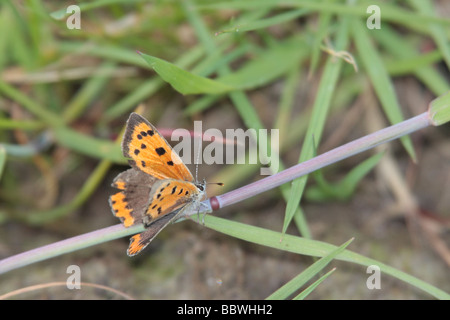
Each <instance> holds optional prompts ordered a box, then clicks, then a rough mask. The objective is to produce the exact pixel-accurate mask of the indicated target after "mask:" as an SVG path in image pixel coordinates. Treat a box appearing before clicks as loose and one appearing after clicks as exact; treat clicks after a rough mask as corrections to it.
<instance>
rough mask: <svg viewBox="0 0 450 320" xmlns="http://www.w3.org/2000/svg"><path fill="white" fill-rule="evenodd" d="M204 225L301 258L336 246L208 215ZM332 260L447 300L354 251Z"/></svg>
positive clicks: (424, 284)
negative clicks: (370, 269)
mask: <svg viewBox="0 0 450 320" xmlns="http://www.w3.org/2000/svg"><path fill="white" fill-rule="evenodd" d="M205 226H206V227H208V228H211V229H213V230H216V231H218V232H222V233H225V234H227V235H229V236H232V237H235V238H238V239H242V240H245V241H249V242H253V243H256V244H258V245H262V246H267V247H270V248H274V249H278V250H283V251H287V252H292V253H297V254H302V255H308V256H314V257H324V256H326V255H328V254H330V253H331V252H332V251H333V250H335V249H336V248H337V247H336V246H334V245H331V244H328V243H325V242H321V241H317V240H312V239H306V238H301V237H296V236H292V235H289V234H283V233H280V232H275V231H272V230H268V229H264V228H260V227H255V226H251V225H248V224H244V223H239V222H235V221H230V220H226V219H222V218H218V217H215V216H212V215H206V216H205ZM335 259H338V260H343V261H348V262H352V263H356V264H359V265H363V266H366V267H368V266H371V265H376V266H378V267H379V268H380V270H381V272H383V273H385V274H388V275H391V276H393V277H395V278H397V279H399V280H402V281H404V282H406V283H408V284H410V285H412V286H415V287H416V288H419V289H421V290H423V291H425V292H427V293H429V294H430V295H432V296H434V297H436V298H439V299H450V295H449V294H448V293H446V292H444V291H442V290H441V289H439V288H436V287H434V286H432V285H430V284H429V283H427V282H425V281H422V280H420V279H417V278H415V277H413V276H411V275H409V274H407V273H405V272H403V271H400V270H398V269H396V268H393V267H390V266H388V265H386V264H383V263H382V262H379V261H377V260H374V259H371V258H367V257H365V256H363V255H360V254H357V253H355V252H352V251H349V250H344V251H343V252H341V253H340V254H338V255H337V256H336V257H335ZM362 272H364V271H362Z"/></svg>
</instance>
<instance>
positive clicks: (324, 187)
mask: <svg viewBox="0 0 450 320" xmlns="http://www.w3.org/2000/svg"><path fill="white" fill-rule="evenodd" d="M382 156H383V153H378V154H375V155H373V156H371V157H370V158H368V159H366V160H364V161H363V162H361V163H360V164H358V165H357V166H356V167H355V168H353V169H352V170H351V171H350V172H349V173H348V174H347V175H346V176H345V177H344V178H343V179H342V180H341V181H339V182H337V183H334V184H331V183H328V182H327V181H326V180H325V178H324V177H323V174H322V170H318V171H316V172H315V173H314V176H315V178H316V181H317V183H318V185H317V186H313V187H309V188H308V189H307V190H306V194H305V196H306V198H307V199H308V200H310V201H326V200H331V199H337V200H341V201H343V200H347V199H348V198H350V197H351V196H352V194H353V192H354V191H355V189H356V187H357V186H358V184H359V182H360V181H361V180H362V179H363V178H364V177H365V175H366V174H368V173H369V172H370V170H372V169H373V168H374V167H375V166H376V165H377V164H378V162H379V161H380V159H381V157H382Z"/></svg>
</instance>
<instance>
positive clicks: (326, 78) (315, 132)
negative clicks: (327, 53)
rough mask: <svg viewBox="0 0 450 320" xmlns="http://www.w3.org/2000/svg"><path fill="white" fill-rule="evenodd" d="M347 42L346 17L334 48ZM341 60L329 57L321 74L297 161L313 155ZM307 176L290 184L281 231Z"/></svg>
mask: <svg viewBox="0 0 450 320" xmlns="http://www.w3.org/2000/svg"><path fill="white" fill-rule="evenodd" d="M347 42H348V22H347V19H342V20H341V21H340V27H339V31H338V35H337V41H336V50H345V48H346V47H347ZM341 65H342V61H341V60H338V61H336V58H335V57H329V58H328V60H327V62H326V65H325V69H324V72H323V75H322V79H321V81H320V84H319V89H318V91H317V95H316V100H315V101H314V106H313V113H312V115H311V120H310V123H309V127H308V131H307V133H306V135H305V139H304V142H303V146H302V151H301V153H300V158H299V163H300V162H303V161H305V160H308V159H310V158H312V157H313V156H314V150H315V147H314V146H313V142H314V143H316V144H318V143H319V141H320V137H321V136H322V131H323V128H324V125H325V120H326V116H327V114H328V110H329V107H330V104H331V101H332V100H331V99H332V97H333V93H334V90H335V87H336V83H337V79H338V76H339V74H340V70H341ZM307 178H308V176H303V177H301V178H299V179H296V180H295V181H294V182H293V183H292V186H291V192H290V196H289V200H288V202H287V205H286V213H285V217H284V223H283V233H284V232H286V230H287V227H288V226H289V224H290V222H291V221H292V218H293V216H294V213H295V211H296V210H297V207H298V205H299V203H300V199H301V197H302V194H303V190H304V187H305V185H306V181H307Z"/></svg>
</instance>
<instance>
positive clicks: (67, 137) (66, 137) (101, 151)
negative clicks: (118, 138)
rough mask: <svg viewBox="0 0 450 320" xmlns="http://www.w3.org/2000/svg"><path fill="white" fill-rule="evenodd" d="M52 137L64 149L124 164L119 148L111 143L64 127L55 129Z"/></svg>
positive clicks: (124, 160)
mask: <svg viewBox="0 0 450 320" xmlns="http://www.w3.org/2000/svg"><path fill="white" fill-rule="evenodd" d="M54 137H55V139H56V140H57V141H58V142H59V143H60V144H61V145H63V146H64V147H66V148H69V149H71V150H74V151H77V152H80V153H82V154H84V155H88V156H91V157H93V158H97V159H102V160H110V161H112V162H114V163H122V164H124V163H126V159H125V158H124V156H123V155H122V152H121V150H120V146H119V145H118V144H117V143H114V142H113V141H109V140H102V139H97V138H93V137H90V136H88V135H85V134H82V133H79V132H76V131H74V130H72V129H69V128H66V127H58V128H55V129H54Z"/></svg>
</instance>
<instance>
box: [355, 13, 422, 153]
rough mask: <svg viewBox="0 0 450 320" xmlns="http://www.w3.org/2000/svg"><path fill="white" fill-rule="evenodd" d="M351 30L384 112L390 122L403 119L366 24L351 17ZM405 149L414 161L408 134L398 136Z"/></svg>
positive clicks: (392, 86) (389, 80)
mask: <svg viewBox="0 0 450 320" xmlns="http://www.w3.org/2000/svg"><path fill="white" fill-rule="evenodd" d="M351 29H352V32H353V37H354V40H355V44H356V48H357V50H358V54H359V57H360V58H361V60H362V64H363V65H364V67H365V69H366V71H367V73H368V76H369V78H370V81H371V83H372V85H373V87H374V89H375V92H376V94H377V97H378V99H379V100H380V103H381V105H382V107H383V110H384V113H385V114H386V116H387V117H388V119H389V121H390V122H391V124H395V123H398V122H401V121H403V115H402V112H401V108H400V105H399V103H398V100H397V96H396V94H395V90H394V85H393V83H392V80H391V79H390V78H389V75H388V73H387V71H386V68H385V67H384V64H383V61H382V60H381V58H380V56H379V54H378V51H377V50H376V49H375V47H374V45H373V44H372V42H371V41H370V36H369V33H368V31H367V28H366V26H365V25H364V24H363V23H362V22H361V21H358V20H356V19H352V28H351ZM400 140H401V142H402V144H403V146H404V147H405V149H406V151H407V152H408V153H409V155H410V156H411V158H412V159H413V160H414V161H415V160H416V154H415V152H414V148H413V145H412V142H411V138H410V137H409V136H404V137H402V138H400Z"/></svg>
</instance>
